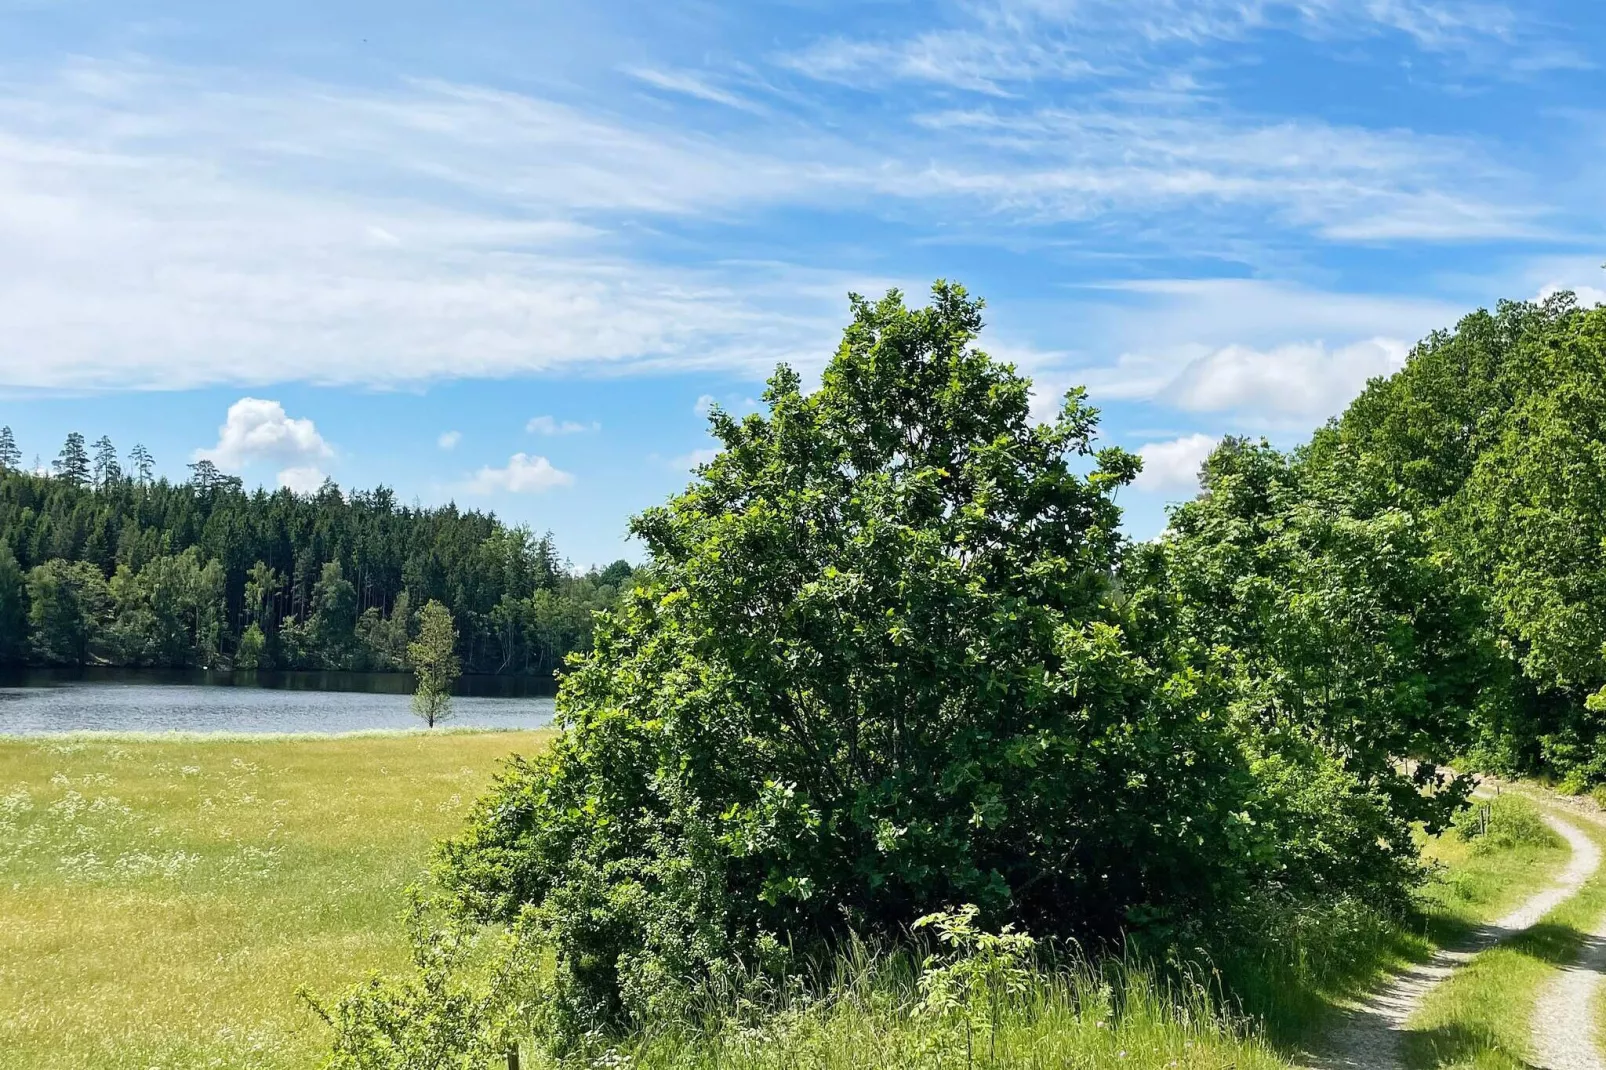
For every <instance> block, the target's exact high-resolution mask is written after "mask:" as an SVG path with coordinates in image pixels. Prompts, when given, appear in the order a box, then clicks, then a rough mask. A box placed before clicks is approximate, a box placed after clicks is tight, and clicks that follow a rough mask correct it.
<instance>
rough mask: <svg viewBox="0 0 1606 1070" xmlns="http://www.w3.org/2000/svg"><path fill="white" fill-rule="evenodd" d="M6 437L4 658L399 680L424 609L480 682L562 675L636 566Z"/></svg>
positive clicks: (443, 513) (359, 497)
mask: <svg viewBox="0 0 1606 1070" xmlns="http://www.w3.org/2000/svg"><path fill="white" fill-rule="evenodd" d="M20 459H21V454H20V450H18V448H17V446H16V443H15V442H14V440H13V437H12V434H11V432H10V430H9V428H7V429H0V663H7V662H9V663H12V664H19V663H27V664H38V665H60V666H74V665H91V664H103V665H123V666H163V667H203V668H229V667H233V668H261V669H269V668H279V669H351V670H395V669H403V668H406V667H407V644H408V642H409V640H410V638H412V637H413V636H414V635H416V633H417V621H416V613H417V610H418V608H419V607H422V606H423V605H424V604H425V603H427V602H429V601H431V600H435V601H439V602H440V603H442V604H443V605H445V606H446V607H448V608H449V609H450V611H451V613H452V616H453V618H454V619H455V620H456V622H457V627H458V632H459V651H458V653H459V656H460V658H461V660H462V663H463V665H464V668H465V670H466V671H469V672H480V673H525V674H536V675H547V674H550V673H551V672H552V671H553V669H554V668H555V667H557V666H558V665H560V664H561V663H562V661H563V659H564V658H565V657H566V656H567V655H568V654H569V653H571V652H574V651H580V650H585V649H588V648H589V646H590V641H591V631H592V616H593V614H594V613H595V611H597V610H599V609H604V608H606V607H608V606H610V605H612V604H613V602H614V600H615V599H616V598H617V597H618V592H619V590H620V589H621V587H623V586H626V585H628V584H629V583H630V582H631V573H632V569H631V566H630V565H629V564H628V563H626V562H624V561H619V562H616V563H614V564H613V565H610V566H609V567H608V568H606V569H601V570H593V571H589V572H584V573H575V572H573V571H572V570H571V569H569V568H567V567H566V566H565V565H564V564H563V562H562V561H561V559H560V557H559V555H558V551H557V548H556V547H555V546H554V545H553V542H552V539H551V537H550V536H537V535H535V534H534V533H532V532H531V531H530V530H528V529H526V528H515V527H508V526H507V525H505V524H503V523H501V522H500V521H499V520H497V519H496V517H494V516H492V515H489V514H484V513H478V512H472V511H467V512H465V511H461V510H459V509H458V508H457V507H456V506H455V505H447V506H443V507H440V508H419V507H417V506H406V505H402V504H399V503H398V502H397V501H396V500H395V496H394V494H392V492H391V491H390V490H389V489H387V488H385V487H378V488H375V489H374V490H372V491H355V492H351V493H344V492H342V491H341V490H340V489H339V488H338V487H337V486H335V485H334V484H333V483H326V484H325V485H324V486H323V488H322V489H320V490H319V491H318V492H317V493H315V494H311V495H298V494H295V493H292V492H291V491H289V490H284V489H281V490H278V491H275V492H272V493H270V492H268V491H266V490H262V489H258V490H255V491H251V492H248V491H246V490H245V489H244V488H243V487H242V486H241V483H240V480H239V479H238V478H237V477H230V476H225V475H223V474H222V473H220V472H218V471H217V469H216V468H215V467H213V466H212V465H210V464H209V463H207V462H204V461H203V462H200V463H199V464H196V465H192V466H191V468H192V471H193V472H194V477H193V478H192V479H191V480H190V481H189V482H187V483H170V482H168V481H166V480H162V479H153V478H152V476H151V470H152V459H151V457H150V454H149V452H148V451H146V450H145V449H144V448H143V447H135V449H134V451H133V452H132V453H131V454H130V455H129V457H128V462H129V463H128V467H127V469H126V470H125V469H124V467H123V466H122V465H121V464H119V461H118V457H117V454H116V451H115V449H114V448H113V447H112V444H111V443H110V442H109V441H108V440H106V439H105V438H102V439H101V440H99V441H98V442H97V443H95V445H94V451H93V453H91V452H90V450H89V448H87V447H86V446H85V443H84V436H82V435H80V434H77V433H74V434H72V435H70V436H69V437H68V439H67V442H66V445H65V446H64V447H63V448H62V451H61V455H60V457H59V458H58V459H57V461H56V462H55V464H54V465H53V470H52V471H51V472H50V474H48V475H47V474H43V473H36V472H25V471H22V470H21V469H20Z"/></svg>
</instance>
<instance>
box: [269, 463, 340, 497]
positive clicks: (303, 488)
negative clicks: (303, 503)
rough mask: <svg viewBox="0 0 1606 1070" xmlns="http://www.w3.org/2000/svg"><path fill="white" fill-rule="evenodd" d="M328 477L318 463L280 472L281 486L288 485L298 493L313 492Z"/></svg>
mask: <svg viewBox="0 0 1606 1070" xmlns="http://www.w3.org/2000/svg"><path fill="white" fill-rule="evenodd" d="M328 478H329V477H328V476H327V475H325V474H324V473H323V472H322V471H321V470H320V469H319V468H318V467H317V466H316V465H300V466H297V467H294V468H286V469H285V470H284V471H282V472H280V473H279V486H281V487H288V488H290V489H291V490H293V491H295V492H296V493H297V494H312V493H314V492H316V491H317V489H318V488H319V487H321V486H323V481H324V480H325V479H328Z"/></svg>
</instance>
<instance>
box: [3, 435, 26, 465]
mask: <svg viewBox="0 0 1606 1070" xmlns="http://www.w3.org/2000/svg"><path fill="white" fill-rule="evenodd" d="M21 464H22V451H21V450H19V449H18V448H17V440H16V439H14V438H12V437H11V428H9V427H0V471H6V472H15V471H16V470H17V468H18V467H19V466H20V465H21Z"/></svg>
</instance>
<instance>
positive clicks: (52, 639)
mask: <svg viewBox="0 0 1606 1070" xmlns="http://www.w3.org/2000/svg"><path fill="white" fill-rule="evenodd" d="M27 589H28V625H29V630H30V632H31V638H32V641H33V648H34V653H35V654H37V655H38V657H39V658H40V659H41V660H43V661H45V662H48V663H51V664H59V665H82V664H84V663H86V662H88V661H89V660H90V655H91V653H92V652H93V650H94V648H95V645H96V643H97V642H98V640H99V639H100V638H101V634H102V632H103V630H104V627H105V621H106V614H107V610H108V609H109V606H110V595H109V593H108V591H107V587H106V579H105V577H104V576H102V575H101V574H100V570H99V569H97V568H95V567H94V566H93V565H90V564H88V563H86V562H83V561H63V560H61V559H59V558H58V559H55V560H52V561H47V562H45V563H44V564H42V565H39V566H38V567H36V568H33V569H31V570H29V572H28V579H27Z"/></svg>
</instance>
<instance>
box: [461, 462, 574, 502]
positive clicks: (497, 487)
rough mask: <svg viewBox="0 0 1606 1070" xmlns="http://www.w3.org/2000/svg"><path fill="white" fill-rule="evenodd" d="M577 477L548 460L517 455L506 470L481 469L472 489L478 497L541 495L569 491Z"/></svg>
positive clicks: (471, 486)
mask: <svg viewBox="0 0 1606 1070" xmlns="http://www.w3.org/2000/svg"><path fill="white" fill-rule="evenodd" d="M573 483H574V476H573V475H571V474H569V473H568V472H564V471H562V470H560V469H558V468H555V467H553V465H552V462H551V461H549V460H547V459H546V458H545V457H531V456H530V455H529V454H527V453H515V454H514V455H513V456H511V457H509V458H508V461H507V466H506V467H505V468H491V467H489V466H487V467H485V468H481V469H480V470H479V471H478V472H476V473H475V474H474V478H473V479H471V480H470V481H469V484H468V486H469V489H470V490H471V491H473V492H474V493H477V494H494V493H498V492H506V493H509V494H539V493H541V492H542V491H547V490H552V489H553V488H554V487H567V486H570V485H571V484H573Z"/></svg>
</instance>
